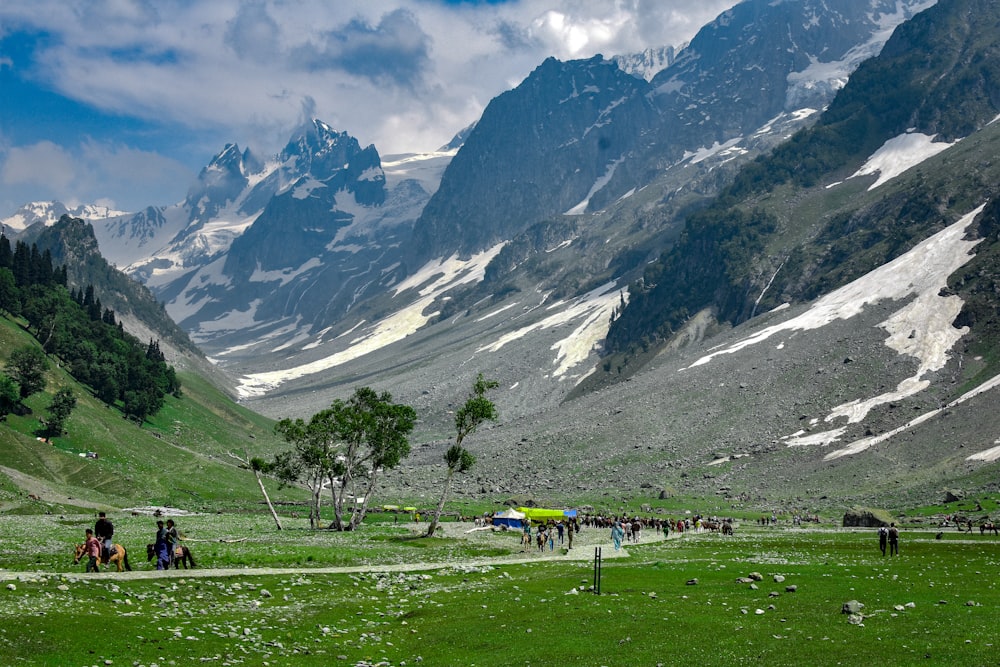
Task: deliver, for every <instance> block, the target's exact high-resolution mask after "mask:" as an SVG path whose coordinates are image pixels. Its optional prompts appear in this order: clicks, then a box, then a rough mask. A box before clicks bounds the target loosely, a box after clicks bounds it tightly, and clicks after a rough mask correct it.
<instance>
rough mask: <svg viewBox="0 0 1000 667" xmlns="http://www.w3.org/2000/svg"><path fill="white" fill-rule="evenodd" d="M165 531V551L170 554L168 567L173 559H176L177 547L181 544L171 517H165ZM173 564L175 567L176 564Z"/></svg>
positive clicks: (172, 562)
mask: <svg viewBox="0 0 1000 667" xmlns="http://www.w3.org/2000/svg"><path fill="white" fill-rule="evenodd" d="M166 531H167V553H168V554H169V556H170V558H169V563H168V567H169V566H170V565H171V564H174V561H175V560H176V559H177V548H178V547H179V546H180V544H181V538H180V535H178V534H177V527H176V526H175V525H174V520H173V519H167V526H166ZM174 566H175V567H176V564H174Z"/></svg>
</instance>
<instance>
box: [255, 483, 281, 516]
mask: <svg viewBox="0 0 1000 667" xmlns="http://www.w3.org/2000/svg"><path fill="white" fill-rule="evenodd" d="M253 474H254V475H256V476H257V484H258V485H259V486H260V492H261V493H263V494H264V501H265V502H266V503H267V509H269V510H271V516H272V517H274V525H276V526H277V527H278V530H281V519H279V518H278V513H277V512H275V511H274V505H272V504H271V497H270V496H269V495H267V489H265V488H264V480H262V479H261V478H260V472H259V471H257V470H254V471H253Z"/></svg>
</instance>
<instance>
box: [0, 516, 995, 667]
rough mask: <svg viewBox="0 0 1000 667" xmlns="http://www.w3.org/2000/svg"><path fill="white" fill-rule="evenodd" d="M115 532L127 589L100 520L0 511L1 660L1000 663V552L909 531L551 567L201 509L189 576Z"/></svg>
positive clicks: (695, 547)
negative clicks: (94, 530)
mask: <svg viewBox="0 0 1000 667" xmlns="http://www.w3.org/2000/svg"><path fill="white" fill-rule="evenodd" d="M114 518H115V519H116V537H120V541H121V542H122V543H123V544H125V545H126V547H127V548H129V549H130V552H131V553H130V562H131V565H132V567H133V572H132V573H122V574H118V573H115V572H110V571H108V572H101V573H99V574H97V575H84V574H83V569H84V568H83V565H82V564H79V565H73V564H72V553H71V552H72V544H73V542H75V541H79V536H81V535H82V533H83V528H84V527H86V526H87V525H90V524H92V523H93V516H92V515H73V516H71V515H62V516H56V515H45V516H33V517H20V516H3V517H0V528H2V535H3V536H4V539H3V540H2V542H0V555H2V563H3V568H4V569H3V570H0V575H2V576H3V577H4V579H5V580H4V581H3V582H2V585H0V638H2V639H3V641H0V664H5V665H17V664H23V665H146V666H151V665H160V666H163V665H190V664H208V665H331V664H333V665H338V664H342V665H391V666H401V665H421V664H422V665H435V666H437V665H456V666H458V665H462V666H471V665H479V666H486V665H496V666H508V665H608V666H611V665H621V666H636V665H649V666H655V665H699V666H704V665H841V664H843V665H857V664H865V663H866V662H878V663H881V664H891V665H908V664H921V665H928V664H930V665H989V664H997V663H998V653H997V648H996V638H995V636H996V631H997V628H998V627H1000V594H998V590H997V587H996V583H995V581H996V576H995V574H996V571H997V566H998V565H1000V538H997V537H991V536H982V535H980V534H979V532H978V531H976V532H975V533H973V534H964V533H958V532H957V531H955V530H954V529H950V530H947V529H946V530H945V531H944V532H943V534H942V535H941V538H940V539H936V536H937V532H938V531H937V529H930V530H928V529H914V528H905V529H904V531H903V533H902V537H901V541H900V555H899V556H898V557H888V556H886V557H883V556H882V555H881V553H880V552H879V550H878V545H877V538H876V536H875V531H874V530H873V529H865V530H850V529H843V528H833V527H826V528H823V527H801V528H800V527H793V526H791V525H782V526H778V527H766V528H765V527H757V526H755V525H753V522H752V521H751V522H746V521H745V522H743V525H741V526H739V527H738V528H737V530H736V534H735V535H734V536H723V535H719V534H709V533H703V534H686V535H684V536H682V537H677V536H671V537H670V538H669V539H666V540H664V539H663V538H662V536H657V535H654V534H652V533H653V531H647V532H646V534H645V535H644V536H643V539H642V542H641V543H640V544H633V545H626V552H627V555H626V553H625V552H618V553H616V552H615V551H614V549H613V548H612V546H611V544H610V539H609V535H608V534H607V532H606V531H604V530H598V529H588V528H584V529H582V531H581V532H580V534H579V537H578V538H577V540H576V543H575V545H574V549H573V550H572V551H571V552H569V553H568V554H565V553H564V551H563V550H561V549H559V548H558V547H557V548H556V549H555V550H554V551H546V552H544V553H543V554H539V553H538V552H536V551H534V550H532V551H529V552H527V553H524V552H522V551H521V548H520V544H519V539H518V536H517V534H516V533H514V532H510V533H490V532H488V531H471V532H469V531H470V529H471V528H472V525H471V524H460V523H456V522H449V523H446V524H444V526H445V530H444V536H443V537H436V538H433V539H428V538H422V537H419V536H418V535H419V528H418V527H416V526H414V525H413V524H412V523H411V522H410V521H409V520H408V517H406V516H405V515H404V516H403V517H399V518H397V517H395V516H394V515H384V514H380V515H373V517H372V519H371V520H370V521H368V522H366V524H365V525H364V526H362V528H361V529H360V530H358V531H356V532H354V533H334V532H330V531H310V530H307V529H306V527H305V519H302V518H292V517H288V518H287V523H288V527H287V528H286V530H283V531H280V532H279V531H277V530H276V529H275V527H274V525H273V523H272V522H270V519H269V518H268V517H266V516H264V515H263V514H261V515H257V514H242V513H234V514H200V515H192V516H180V517H177V521H178V524H179V526H180V529H181V532H182V533H183V534H184V535H185V536H186V538H187V541H186V544H187V545H188V546H189V547H190V548H191V550H192V552H193V553H194V556H195V559H196V560H197V562H198V568H196V569H194V570H188V571H184V570H179V571H173V570H172V571H170V572H167V573H158V572H156V571H155V569H154V568H153V567H152V565H151V564H149V563H147V562H146V559H145V553H144V552H145V549H144V544H145V543H146V542H148V541H151V539H150V538H151V536H152V534H153V530H154V526H153V522H154V518H153V517H150V516H141V515H140V516H133V515H130V514H129V515H125V516H116V517H114ZM397 519H398V521H399V522H398V523H397ZM748 524H749V525H748ZM598 548H600V550H601V555H602V561H601V568H600V594H599V595H598V594H595V592H594V590H593V584H594V581H595V563H594V553H595V550H596V549H598ZM758 575H759V578H758ZM751 577H753V578H754V579H751ZM849 601H858V602H859V603H861V604H862V605H863V607H860V612H859V613H858V614H856V615H854V616H851V615H850V614H845V613H842V608H843V606H844V604H845V603H847V602H849Z"/></svg>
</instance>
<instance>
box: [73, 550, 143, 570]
mask: <svg viewBox="0 0 1000 667" xmlns="http://www.w3.org/2000/svg"><path fill="white" fill-rule="evenodd" d="M85 552H86V547H85V546H84V545H83V544H77V545H76V546H75V547H74V552H73V565H76V564H78V563H79V562H80V559H81V558H83V554H84V553H85ZM111 563H114V564H115V567H117V568H118V571H119V572H121V571H123V570H128V571H129V572H131V571H132V566H131V565H130V564H129V562H128V552H127V551H125V547H123V546H122V545H120V544H117V543H116V544H114V545H112V547H111V557H110V558H108V562H107V563H104V562H102V561H101V557H100V556H98V557H97V567H98V568H100V567H101V565H104V566H107V565H109V564H111Z"/></svg>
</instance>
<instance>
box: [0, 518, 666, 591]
mask: <svg viewBox="0 0 1000 667" xmlns="http://www.w3.org/2000/svg"><path fill="white" fill-rule="evenodd" d="M442 525H443V526H446V529H447V533H446V536H448V537H457V536H459V535H460V534H461V535H463V536H466V537H468V536H469V535H470V534H472V531H469V530H468V524H442ZM487 534H488V533H487ZM577 535H578V537H577V538H576V540H575V541H574V546H573V548H572V549H569V550H567V552H566V553H565V554H564V553H562V551H561V550H557V551H544V552H539V551H537V550H535V549H532V550H531V551H528V552H523V553H519V554H511V555H508V556H501V557H497V558H470V559H468V560H462V561H441V562H420V563H387V564H384V565H350V566H341V567H288V568H283V567H252V568H251V567H247V568H197V569H192V570H133V571H132V572H114V571H111V570H108V571H105V572H100V573H93V572H92V573H85V572H80V571H75V572H39V571H34V572H29V571H6V570H0V581H29V580H32V579H39V578H43V577H46V578H50V577H57V578H61V579H66V580H70V581H76V580H81V579H106V578H113V579H122V580H136V579H192V578H206V577H212V578H220V577H255V576H261V575H310V574H355V573H373V572H420V571H424V572H426V571H433V570H444V569H447V568H453V567H457V568H465V567H484V566H496V565H523V564H530V563H552V562H559V561H570V562H580V561H586V562H590V561H593V560H594V551H595V547H600V548H601V559H602V560H606V559H617V558H628V557H629V553H628V550H627V549H626V548H625V546H624V545H623V546H622V548H621V549H620V550H619V551H615V549H614V548H613V547H612V545H611V540H610V537H609V534H608V531H606V530H603V529H598V528H589V529H584V530H583V531H581V532H580V533H578V534H577ZM676 538H677V536H672V537H664V536H663V535H655V534H652V531H650V533H649V534H644V535H643V538H642V542H641V543H642V544H648V543H650V542H661V541H663V540H664V539H676ZM81 567H82V566H81Z"/></svg>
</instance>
